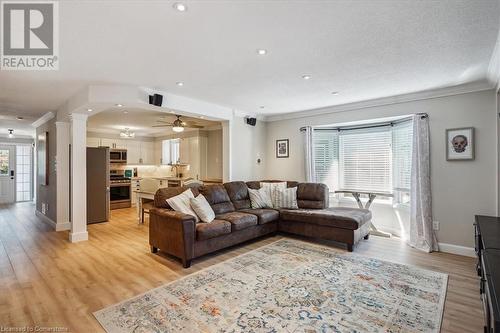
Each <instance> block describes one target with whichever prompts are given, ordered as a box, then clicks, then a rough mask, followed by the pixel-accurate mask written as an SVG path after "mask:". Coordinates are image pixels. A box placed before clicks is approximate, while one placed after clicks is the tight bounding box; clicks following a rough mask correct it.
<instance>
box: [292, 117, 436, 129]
mask: <svg viewBox="0 0 500 333" xmlns="http://www.w3.org/2000/svg"><path fill="white" fill-rule="evenodd" d="M415 114H416V115H417V116H420V118H421V119H425V118H427V117H429V115H428V114H427V113H424V112H422V113H415ZM411 119H412V116H409V117H406V118H402V119H397V120H393V121H388V122H382V123H374V124H373V125H368V124H366V125H357V126H344V127H342V126H341V127H324V128H315V129H314V130H315V131H331V130H337V131H349V130H357V129H367V128H377V127H386V126H394V125H395V124H400V123H404V122H407V121H410V120H411ZM305 130H306V127H305V126H304V127H301V128H300V131H301V132H304V131H305Z"/></svg>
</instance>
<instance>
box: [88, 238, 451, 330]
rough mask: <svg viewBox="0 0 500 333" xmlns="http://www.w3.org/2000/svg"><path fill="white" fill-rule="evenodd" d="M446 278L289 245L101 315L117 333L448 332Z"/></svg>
mask: <svg viewBox="0 0 500 333" xmlns="http://www.w3.org/2000/svg"><path fill="white" fill-rule="evenodd" d="M447 279H448V276H447V275H446V274H442V273H437V272H432V271H428V270H424V269H420V268H416V267H412V266H407V265H400V264H395V263H391V262H387V261H381V260H376V259H372V258H368V257H364V256H360V255H356V254H352V253H344V252H339V251H336V250H334V249H331V248H328V247H325V246H319V245H313V244H310V243H306V242H302V241H297V240H291V239H283V240H279V241H277V242H274V243H272V244H269V245H267V246H264V247H262V248H259V249H257V250H254V251H251V252H249V253H246V254H244V255H241V256H238V257H236V258H234V259H231V260H228V261H226V262H223V263H221V264H218V265H215V266H212V267H210V268H208V269H206V270H202V271H200V272H198V273H195V274H192V275H189V276H187V277H185V278H183V279H181V280H177V281H174V282H172V283H169V284H167V285H164V286H161V287H159V288H156V289H153V290H151V291H148V292H146V293H144V294H142V295H140V296H137V297H134V298H132V299H129V300H127V301H124V302H122V303H120V304H116V305H113V306H111V307H108V308H106V309H103V310H100V311H97V312H96V313H94V315H95V317H96V318H97V320H98V321H99V322H100V324H101V325H102V326H103V327H104V329H105V330H106V331H107V332H109V333H117V332H425V333H428V332H439V330H440V326H441V318H442V315H443V307H444V300H445V296H446V285H447Z"/></svg>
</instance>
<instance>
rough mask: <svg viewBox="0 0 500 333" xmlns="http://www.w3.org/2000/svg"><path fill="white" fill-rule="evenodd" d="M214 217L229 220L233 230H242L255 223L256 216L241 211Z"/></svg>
mask: <svg viewBox="0 0 500 333" xmlns="http://www.w3.org/2000/svg"><path fill="white" fill-rule="evenodd" d="M215 218H216V219H218V220H225V221H228V222H230V223H231V228H232V230H233V231H237V230H243V229H245V228H248V227H251V226H254V225H257V216H255V215H253V214H247V213H242V212H231V213H226V214H220V215H217V216H216V217H215Z"/></svg>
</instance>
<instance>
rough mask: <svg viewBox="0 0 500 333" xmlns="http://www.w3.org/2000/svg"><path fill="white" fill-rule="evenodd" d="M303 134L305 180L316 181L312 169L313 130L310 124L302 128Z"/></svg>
mask: <svg viewBox="0 0 500 333" xmlns="http://www.w3.org/2000/svg"><path fill="white" fill-rule="evenodd" d="M302 133H303V136H304V157H305V159H304V160H305V168H306V181H307V182H310V183H314V182H315V181H316V173H315V170H314V143H313V135H314V130H313V128H312V126H306V127H304V128H303V130H302Z"/></svg>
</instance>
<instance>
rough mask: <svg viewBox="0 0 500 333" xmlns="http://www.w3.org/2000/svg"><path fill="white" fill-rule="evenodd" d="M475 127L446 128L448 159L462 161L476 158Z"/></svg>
mask: <svg viewBox="0 0 500 333" xmlns="http://www.w3.org/2000/svg"><path fill="white" fill-rule="evenodd" d="M474 141H475V140H474V127H465V128H451V129H447V130H446V160H447V161H462V160H473V159H474V144H475V142H474Z"/></svg>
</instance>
